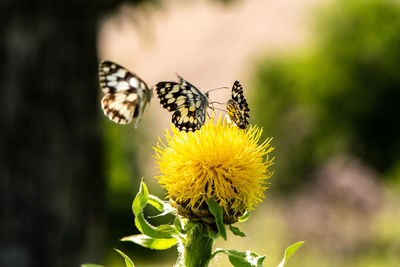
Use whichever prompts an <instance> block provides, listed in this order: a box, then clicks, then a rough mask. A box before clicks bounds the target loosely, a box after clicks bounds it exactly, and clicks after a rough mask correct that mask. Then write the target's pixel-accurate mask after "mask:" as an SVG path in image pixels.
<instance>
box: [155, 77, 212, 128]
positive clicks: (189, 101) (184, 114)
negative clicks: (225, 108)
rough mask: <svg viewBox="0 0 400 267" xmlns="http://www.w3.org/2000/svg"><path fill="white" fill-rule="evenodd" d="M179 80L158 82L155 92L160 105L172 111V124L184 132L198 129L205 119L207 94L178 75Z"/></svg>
mask: <svg viewBox="0 0 400 267" xmlns="http://www.w3.org/2000/svg"><path fill="white" fill-rule="evenodd" d="M178 78H179V82H178V83H177V82H159V83H157V85H156V92H157V95H158V98H159V99H160V103H161V105H162V106H163V107H164V108H165V109H167V110H169V111H171V112H174V113H173V114H172V122H173V124H174V125H175V126H176V127H177V128H178V129H179V130H180V131H185V132H194V131H196V130H199V129H200V128H201V126H203V124H204V122H205V121H206V115H207V113H206V112H207V108H208V106H209V101H208V96H207V95H206V94H204V93H203V92H201V91H200V90H199V89H197V88H196V87H194V86H193V85H192V84H190V83H189V82H188V81H186V80H185V79H183V78H182V77H180V76H179V75H178Z"/></svg>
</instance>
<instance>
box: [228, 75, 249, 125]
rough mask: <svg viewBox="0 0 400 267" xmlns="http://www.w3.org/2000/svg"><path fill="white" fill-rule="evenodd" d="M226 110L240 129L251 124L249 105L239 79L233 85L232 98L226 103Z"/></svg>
mask: <svg viewBox="0 0 400 267" xmlns="http://www.w3.org/2000/svg"><path fill="white" fill-rule="evenodd" d="M226 111H227V113H228V115H229V118H230V119H231V121H232V122H234V123H235V124H236V125H237V126H238V127H239V128H240V129H246V128H247V126H248V125H249V117H250V115H249V112H250V109H249V105H248V104H247V101H246V98H244V95H243V87H242V85H240V83H239V81H235V82H234V84H233V86H232V98H231V99H229V100H228V102H227V103H226Z"/></svg>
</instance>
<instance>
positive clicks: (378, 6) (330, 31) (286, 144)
mask: <svg viewBox="0 0 400 267" xmlns="http://www.w3.org/2000/svg"><path fill="white" fill-rule="evenodd" d="M319 17H320V19H319V20H318V23H317V27H316V28H317V32H316V39H317V41H316V43H315V46H314V47H312V48H311V49H310V50H308V51H306V52H304V53H302V54H298V55H296V56H293V55H290V56H282V57H275V58H266V59H265V61H264V62H263V63H261V64H260V67H259V69H258V71H257V73H256V79H255V84H254V87H255V88H257V91H258V94H257V95H256V98H255V99H254V102H255V104H256V105H255V109H254V114H255V117H256V120H257V121H258V122H261V124H262V125H263V126H264V129H265V130H264V133H265V134H267V135H268V136H274V137H275V139H274V140H275V144H274V145H275V146H276V147H277V150H276V151H277V152H276V153H277V158H279V161H277V163H276V166H275V168H276V170H277V171H276V175H275V181H276V182H277V183H279V185H280V186H281V187H283V188H290V187H293V186H294V185H296V184H298V183H299V182H300V181H302V180H304V179H305V178H306V176H307V174H308V173H309V172H310V171H312V170H313V168H314V167H315V166H317V165H318V164H320V163H321V162H323V161H324V160H326V159H327V158H329V157H332V156H333V155H336V154H344V153H348V154H353V155H355V156H358V157H360V158H362V159H363V161H365V162H367V163H368V164H369V165H370V166H372V167H373V168H375V169H377V170H378V171H380V172H381V173H385V172H387V171H388V170H390V169H391V168H392V167H393V166H394V164H396V163H397V162H398V158H399V157H398V155H399V152H400V139H399V138H398V136H400V124H399V123H397V121H396V118H397V116H396V114H398V110H397V109H398V108H397V102H398V100H399V99H400V90H399V89H398V87H399V84H400V72H399V71H398V69H400V35H399V34H398V29H399V28H400V7H399V5H398V3H396V2H395V1H389V0H383V1H382V0H341V1H335V2H334V3H333V4H331V5H329V7H328V8H326V9H324V10H322V12H321V14H320V16H319Z"/></svg>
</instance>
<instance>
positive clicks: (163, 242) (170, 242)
mask: <svg viewBox="0 0 400 267" xmlns="http://www.w3.org/2000/svg"><path fill="white" fill-rule="evenodd" d="M121 241H130V242H133V243H135V244H138V245H141V246H143V247H146V248H150V249H157V250H163V249H167V248H170V247H172V246H174V245H175V244H176V242H177V241H176V239H175V238H169V239H162V238H151V237H148V236H146V235H131V236H126V237H124V238H122V239H121Z"/></svg>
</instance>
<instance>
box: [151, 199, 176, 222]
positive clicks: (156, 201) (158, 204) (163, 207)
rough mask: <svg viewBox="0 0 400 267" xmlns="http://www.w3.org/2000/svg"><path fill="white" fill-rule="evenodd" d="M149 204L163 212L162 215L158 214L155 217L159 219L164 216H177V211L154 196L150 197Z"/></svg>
mask: <svg viewBox="0 0 400 267" xmlns="http://www.w3.org/2000/svg"><path fill="white" fill-rule="evenodd" d="M147 201H148V204H150V205H152V206H153V207H155V208H156V209H158V210H159V211H161V212H162V213H161V214H158V215H156V216H153V217H159V216H163V215H165V214H169V213H172V214H176V210H175V209H174V208H173V207H172V206H171V205H170V204H169V203H168V202H166V201H162V200H161V199H159V198H158V197H156V196H153V195H149V197H148V200H147Z"/></svg>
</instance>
